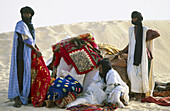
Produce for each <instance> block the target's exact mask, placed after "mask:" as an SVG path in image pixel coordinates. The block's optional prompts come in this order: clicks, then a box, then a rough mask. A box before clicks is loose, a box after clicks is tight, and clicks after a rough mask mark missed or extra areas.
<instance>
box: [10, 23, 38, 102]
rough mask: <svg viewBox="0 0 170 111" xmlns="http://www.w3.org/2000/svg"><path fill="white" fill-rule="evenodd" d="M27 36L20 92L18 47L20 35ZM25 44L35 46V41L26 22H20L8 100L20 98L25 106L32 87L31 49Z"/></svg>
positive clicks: (14, 39) (14, 43) (15, 36)
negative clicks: (20, 90)
mask: <svg viewBox="0 0 170 111" xmlns="http://www.w3.org/2000/svg"><path fill="white" fill-rule="evenodd" d="M17 33H20V34H21V35H26V36H25V37H23V42H24V51H23V61H24V73H23V90H22V92H21V93H20V92H19V84H18V78H17V45H18V35H17ZM34 37H35V35H34ZM25 43H27V44H30V45H33V46H35V39H33V37H32V35H31V33H30V31H29V29H28V26H27V25H26V24H25V23H24V21H22V20H21V21H19V22H18V23H17V25H16V27H15V32H14V38H13V47H12V55H11V67H10V75H9V88H8V99H11V100H13V99H14V98H15V97H17V96H19V97H20V99H21V101H22V103H23V104H27V103H28V96H29V93H30V87H31V51H32V50H31V48H29V47H28V46H27V45H26V44H25Z"/></svg>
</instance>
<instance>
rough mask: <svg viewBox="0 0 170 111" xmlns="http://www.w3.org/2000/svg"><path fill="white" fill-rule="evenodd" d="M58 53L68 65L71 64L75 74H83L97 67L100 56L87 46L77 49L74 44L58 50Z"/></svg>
mask: <svg viewBox="0 0 170 111" xmlns="http://www.w3.org/2000/svg"><path fill="white" fill-rule="evenodd" d="M60 53H61V55H62V56H63V58H64V60H65V61H66V63H67V64H68V65H70V64H72V65H73V67H74V68H75V70H76V72H77V74H85V73H88V72H89V71H92V70H93V68H96V67H97V62H98V61H100V60H101V58H100V56H99V55H98V54H97V53H96V52H95V51H93V49H92V48H91V47H89V46H88V45H82V46H81V48H77V47H76V46H75V45H74V44H71V43H70V44H68V45H65V47H61V48H60Z"/></svg>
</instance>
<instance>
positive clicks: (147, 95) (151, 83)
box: [146, 40, 154, 97]
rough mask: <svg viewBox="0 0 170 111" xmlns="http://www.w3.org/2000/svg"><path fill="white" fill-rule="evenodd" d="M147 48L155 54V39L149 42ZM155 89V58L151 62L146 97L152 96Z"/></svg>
mask: <svg viewBox="0 0 170 111" xmlns="http://www.w3.org/2000/svg"><path fill="white" fill-rule="evenodd" d="M147 48H148V49H149V50H150V52H151V53H152V54H153V48H154V44H153V40H151V41H149V42H147ZM153 90H154V73H153V59H152V60H151V64H150V71H149V91H148V92H147V93H146V97H149V96H152V93H153Z"/></svg>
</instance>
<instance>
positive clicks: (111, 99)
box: [93, 60, 129, 107]
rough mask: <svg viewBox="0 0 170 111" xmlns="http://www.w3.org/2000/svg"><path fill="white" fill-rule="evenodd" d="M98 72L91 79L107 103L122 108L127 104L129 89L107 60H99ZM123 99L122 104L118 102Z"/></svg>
mask: <svg viewBox="0 0 170 111" xmlns="http://www.w3.org/2000/svg"><path fill="white" fill-rule="evenodd" d="M98 66H99V71H98V72H97V73H96V75H95V76H94V78H93V80H94V81H93V83H95V84H96V85H97V86H98V87H99V88H101V89H102V90H104V91H105V93H106V94H107V100H106V101H107V102H108V103H112V104H117V105H118V107H124V105H127V104H128V102H129V95H128V94H129V87H128V86H127V85H126V83H125V82H123V80H122V79H121V77H120V75H119V74H118V73H117V71H116V70H114V69H113V68H112V66H111V63H110V62H109V61H107V60H101V61H99V63H98ZM120 98H122V99H123V102H122V101H121V100H120Z"/></svg>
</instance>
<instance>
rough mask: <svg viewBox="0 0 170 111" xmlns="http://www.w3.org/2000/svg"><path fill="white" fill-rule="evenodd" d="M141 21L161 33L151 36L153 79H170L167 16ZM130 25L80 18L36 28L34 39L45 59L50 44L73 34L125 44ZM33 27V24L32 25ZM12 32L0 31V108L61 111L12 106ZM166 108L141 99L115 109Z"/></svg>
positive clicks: (4, 110)
mask: <svg viewBox="0 0 170 111" xmlns="http://www.w3.org/2000/svg"><path fill="white" fill-rule="evenodd" d="M143 24H144V25H145V26H147V27H149V28H151V29H154V30H157V31H158V32H159V33H160V35H161V36H160V37H159V38H156V39H155V40H154V53H153V57H154V75H155V81H159V82H168V81H169V82H170V76H169V75H170V67H169V64H170V59H169V57H170V42H169V41H170V31H169V28H170V20H149V21H144V22H143ZM130 26H132V25H131V22H130V21H128V20H127V21H100V22H82V23H74V24H63V25H56V26H47V27H40V28H36V43H37V45H38V47H39V49H40V51H41V52H42V54H43V57H44V60H45V61H47V60H48V59H49V58H50V57H52V49H51V45H53V44H55V43H57V42H58V41H60V40H62V39H63V38H65V37H66V36H76V35H78V34H81V33H85V32H91V33H93V35H94V36H95V39H96V42H97V43H109V44H112V45H114V46H115V47H117V48H119V49H123V48H124V47H125V46H126V45H127V44H128V41H129V39H128V28H129V27H130ZM35 27H36V26H35ZM13 34H14V32H8V33H1V34H0V111H19V110H22V111H29V110H34V111H54V110H55V111H56V110H57V111H62V110H65V109H59V108H57V107H54V108H46V107H40V108H35V107H33V106H32V105H28V106H22V107H21V108H14V107H13V106H12V105H13V102H6V101H8V83H9V71H10V60H11V50H12V43H13ZM127 110H133V111H167V110H170V108H169V107H165V106H159V105H157V104H154V103H141V102H139V101H130V103H129V106H127V107H125V108H124V109H120V108H118V109H117V111H127Z"/></svg>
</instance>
